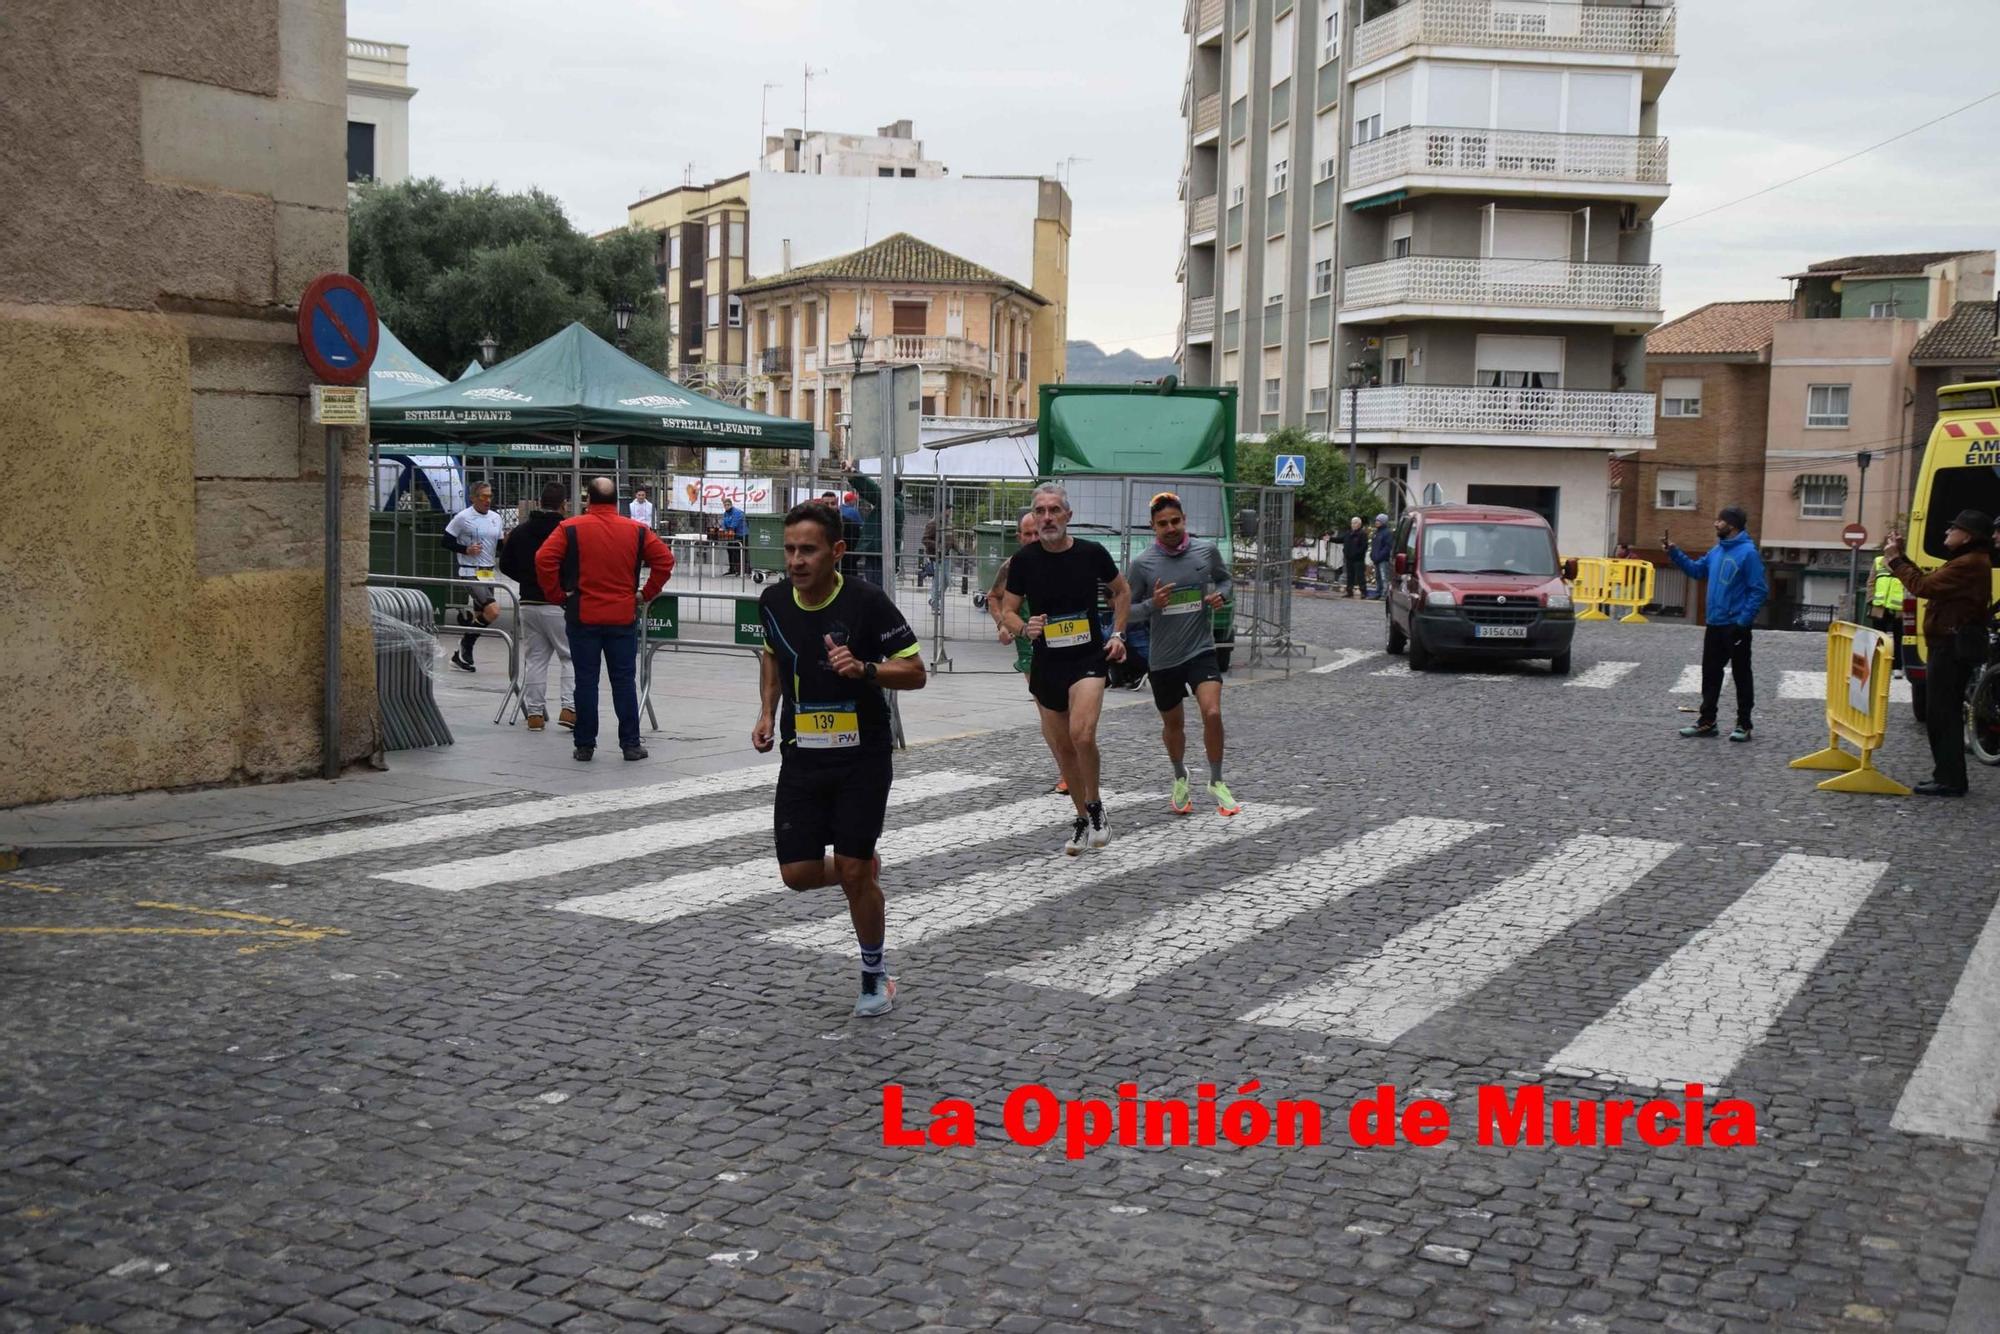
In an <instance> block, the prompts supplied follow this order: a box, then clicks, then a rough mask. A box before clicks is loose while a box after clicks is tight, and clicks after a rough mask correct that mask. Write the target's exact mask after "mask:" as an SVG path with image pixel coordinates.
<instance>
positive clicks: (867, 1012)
mask: <svg viewBox="0 0 2000 1334" xmlns="http://www.w3.org/2000/svg"><path fill="white" fill-rule="evenodd" d="M895 1001H896V979H895V978H893V977H890V976H889V975H888V974H887V973H863V974H862V975H861V999H860V1000H857V1001H855V1002H854V1013H855V1014H856V1015H858V1016H860V1017H861V1018H863V1019H873V1018H874V1017H875V1016H876V1015H879V1014H887V1013H889V1007H890V1006H891V1005H893V1004H895Z"/></svg>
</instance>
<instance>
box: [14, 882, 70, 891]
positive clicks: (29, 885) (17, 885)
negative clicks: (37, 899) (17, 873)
mask: <svg viewBox="0 0 2000 1334" xmlns="http://www.w3.org/2000/svg"><path fill="white" fill-rule="evenodd" d="M0 885H5V886H6V887H7V888H9V889H25V890H27V891H28V892H29V893H31V894H66V893H68V892H69V891H67V890H65V889H63V888H61V887H60V886H58V885H38V884H36V883H35V882H34V881H32V880H0Z"/></svg>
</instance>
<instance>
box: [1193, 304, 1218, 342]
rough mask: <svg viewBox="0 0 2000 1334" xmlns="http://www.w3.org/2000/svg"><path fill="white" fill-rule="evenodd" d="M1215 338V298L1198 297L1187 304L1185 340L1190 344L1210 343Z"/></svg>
mask: <svg viewBox="0 0 2000 1334" xmlns="http://www.w3.org/2000/svg"><path fill="white" fill-rule="evenodd" d="M1214 337H1215V298H1214V297H1212V296H1198V297H1196V298H1195V299H1194V300H1192V301H1190V302H1188V314H1187V340H1188V341H1189V342H1191V343H1203V342H1210V341H1212V340H1213V339H1214Z"/></svg>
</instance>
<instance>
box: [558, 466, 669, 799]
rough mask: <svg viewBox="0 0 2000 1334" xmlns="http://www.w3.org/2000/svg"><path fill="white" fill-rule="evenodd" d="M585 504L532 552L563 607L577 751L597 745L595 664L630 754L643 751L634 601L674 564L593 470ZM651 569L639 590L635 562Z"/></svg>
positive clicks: (585, 755) (660, 582) (583, 754)
mask: <svg viewBox="0 0 2000 1334" xmlns="http://www.w3.org/2000/svg"><path fill="white" fill-rule="evenodd" d="M585 494H586V495H587V497H588V498H589V501H590V505H589V508H587V509H585V510H584V512H583V513H581V514H579V515H577V516H576V517H575V518H573V519H564V520H563V521H562V523H561V524H560V525H559V526H558V527H557V528H556V530H555V532H553V533H551V534H549V539H548V541H546V542H544V543H542V546H541V550H539V551H537V552H536V553H535V575H536V577H537V578H538V579H539V580H540V581H541V585H542V594H543V596H545V597H547V598H548V600H549V601H550V602H552V603H555V604H556V605H558V606H560V607H561V608H562V609H563V623H564V625H565V626H566V627H567V628H568V631H569V651H570V657H571V658H572V659H574V660H575V663H576V753H575V755H576V758H577V759H579V760H588V759H590V758H591V756H592V754H593V753H594V752H595V751H596V749H597V664H598V662H599V660H600V659H602V661H603V662H604V664H605V670H606V671H607V673H608V674H609V675H610V677H611V707H612V708H613V709H615V710H616V711H617V713H618V746H619V749H621V750H623V751H624V752H625V758H626V759H628V760H643V759H645V758H646V748H645V747H644V746H642V745H640V744H639V689H638V679H637V675H638V665H639V604H640V603H641V602H649V601H651V600H652V599H653V598H654V597H655V596H656V595H657V594H658V593H659V591H660V589H661V588H662V587H664V586H665V585H666V582H667V579H668V578H669V577H670V576H671V575H672V574H673V572H674V557H673V553H672V552H670V551H668V550H667V544H666V543H664V542H662V541H661V540H660V538H659V535H658V534H657V533H655V532H654V531H653V530H652V529H651V528H649V527H647V526H646V525H644V524H641V523H636V522H634V521H633V520H631V519H628V518H626V517H625V516H624V515H622V514H620V513H619V512H618V489H617V487H616V486H615V485H613V483H612V481H611V479H610V478H609V477H593V478H591V480H590V487H589V489H588V491H587V492H586V493H585ZM642 565H643V566H646V567H648V568H649V569H650V570H651V574H650V576H649V577H648V578H647V580H646V587H645V588H644V590H642V591H639V592H638V593H637V594H636V597H635V594H634V590H636V589H638V588H639V567H640V566H642Z"/></svg>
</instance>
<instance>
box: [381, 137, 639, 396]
mask: <svg viewBox="0 0 2000 1334" xmlns="http://www.w3.org/2000/svg"><path fill="white" fill-rule="evenodd" d="M657 245H658V238H657V237H656V236H655V235H654V234H653V233H651V232H647V231H642V230H638V229H632V228H628V229H624V230H621V231H616V232H611V233H609V234H607V235H605V236H603V237H597V238H593V237H589V236H585V235H584V234H583V233H582V232H579V231H578V230H577V229H576V228H575V227H574V226H573V225H571V223H570V221H569V219H568V218H567V217H565V216H564V215H563V211H562V205H561V204H559V203H557V202H556V200H555V199H554V198H553V197H552V196H550V195H546V194H544V193H542V192H541V191H540V190H530V191H528V192H527V193H525V194H504V193H502V192H501V191H499V190H497V189H495V188H494V187H492V186H490V185H488V186H461V187H459V188H457V189H449V188H447V187H446V186H445V185H444V184H443V183H442V182H441V181H438V180H437V179H436V178H434V177H433V178H425V179H422V180H411V181H405V182H403V183H402V184H400V185H390V186H382V185H364V186H362V187H361V190H360V193H359V195H358V196H357V197H356V198H355V200H354V204H353V207H352V208H351V209H350V210H349V212H348V241H347V250H348V268H349V269H350V270H351V271H352V272H353V274H354V275H355V276H356V277H358V278H360V279H361V280H362V281H363V282H365V283H367V284H368V287H369V290H370V291H371V292H372V293H373V294H374V297H375V308H376V311H377V313H378V314H379V315H380V316H381V317H382V321H383V322H384V323H385V324H387V325H389V327H390V328H392V329H394V330H395V331H396V336H397V337H398V338H401V339H402V340H403V342H404V343H406V344H408V345H409V348H410V350H411V351H412V352H414V353H416V354H417V355H418V356H419V357H422V358H423V359H424V360H425V361H426V362H428V363H429V364H430V365H432V366H434V367H436V368H437V369H438V370H439V371H441V372H443V373H444V374H446V375H452V376H455V375H457V374H458V372H459V370H460V369H461V368H463V367H464V365H465V364H466V362H468V361H469V360H471V359H472V358H473V357H476V356H477V355H478V354H479V340H480V339H481V338H482V337H484V336H485V335H486V334H488V333H490V334H492V335H493V337H494V338H495V339H497V340H498V341H499V343H500V355H501V356H503V357H507V356H512V355H514V354H515V353H517V352H524V351H526V350H527V349H528V348H530V347H532V346H534V345H535V344H536V343H539V342H541V341H542V340H543V339H545V338H547V337H549V336H550V335H551V334H555V333H558V332H560V331H561V330H562V329H563V328H564V327H565V326H567V325H568V324H569V323H570V322H571V321H572V320H580V321H582V322H583V324H584V325H585V326H586V327H587V328H589V329H590V330H591V332H593V333H595V334H597V335H599V336H600V337H603V338H605V339H608V340H611V341H616V339H615V326H614V324H613V322H612V316H611V308H612V307H613V306H614V305H616V304H617V303H618V302H619V301H621V300H624V301H630V302H631V303H632V306H633V310H634V315H633V319H632V328H631V330H630V332H629V333H628V335H627V337H626V343H625V347H626V350H627V351H628V352H630V353H631V354H632V355H633V356H634V357H636V358H638V359H639V360H640V361H643V362H645V363H646V364H647V365H649V366H652V367H654V368H655V369H661V370H664V369H665V368H666V323H665V313H664V311H663V310H662V309H661V301H660V294H659V291H658V280H657V278H656V277H655V275H654V268H653V265H654V255H655V251H656V247H657Z"/></svg>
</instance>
